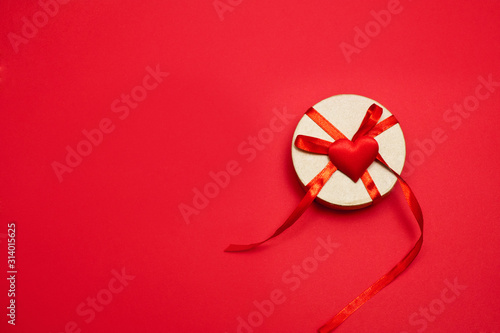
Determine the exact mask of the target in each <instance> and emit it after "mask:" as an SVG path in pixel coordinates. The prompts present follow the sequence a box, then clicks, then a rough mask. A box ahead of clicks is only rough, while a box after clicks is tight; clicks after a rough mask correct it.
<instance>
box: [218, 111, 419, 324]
mask: <svg viewBox="0 0 500 333" xmlns="http://www.w3.org/2000/svg"><path fill="white" fill-rule="evenodd" d="M382 111H383V110H382V108H381V107H379V106H378V105H376V104H372V105H371V106H370V107H369V108H368V110H367V112H366V114H365V117H364V119H363V121H362V122H361V125H360V126H359V129H358V130H357V131H356V133H355V134H354V136H353V138H352V141H353V142H355V141H356V140H358V139H360V138H362V137H363V136H366V137H369V138H374V137H375V136H377V135H379V134H380V133H382V132H384V131H385V130H387V129H389V128H391V127H392V126H394V125H395V124H397V123H398V121H397V120H396V118H395V117H394V116H390V117H388V118H386V119H384V120H383V121H381V122H379V120H380V117H381V116H382ZM306 115H307V116H309V118H311V119H312V120H313V121H314V122H315V123H316V124H317V125H318V126H320V127H321V128H322V129H323V130H324V131H325V132H326V133H328V135H330V136H331V137H332V138H333V139H334V140H341V139H345V140H348V138H347V137H346V136H345V135H344V134H342V132H340V131H339V130H338V129H337V128H336V127H335V126H333V125H332V124H331V123H330V122H329V121H328V120H326V119H325V118H324V117H323V116H322V115H321V114H320V113H319V112H318V111H316V110H315V109H314V108H310V109H309V110H307V112H306ZM294 144H295V146H296V147H297V148H299V149H301V150H304V151H307V152H310V153H314V154H323V155H328V154H329V151H330V148H331V146H332V142H329V141H326V140H322V139H318V138H314V137H310V136H306V135H298V136H297V137H296V139H295V143H294ZM377 150H378V148H377ZM372 156H373V155H372ZM371 158H372V159H373V157H371ZM375 161H376V162H378V163H381V164H382V165H383V166H384V167H385V168H386V169H388V170H389V171H390V172H391V173H392V174H394V175H395V176H396V177H397V179H398V182H399V184H400V185H401V189H402V190H403V194H404V196H405V198H406V201H407V203H408V206H409V207H410V209H411V211H412V213H413V216H414V217H415V219H416V220H417V223H418V225H419V228H420V238H419V239H418V240H417V242H416V243H415V245H414V246H413V248H412V249H411V250H410V251H409V252H408V253H407V254H406V256H405V257H404V258H403V259H402V260H401V261H400V262H399V263H398V264H397V265H396V266H394V267H393V268H392V269H391V270H390V271H389V272H388V273H387V274H385V275H384V276H382V277H381V278H380V279H379V280H377V281H376V282H375V283H374V284H372V285H371V286H370V287H368V288H367V289H366V290H365V291H364V292H363V293H361V294H360V295H359V296H358V297H356V298H355V299H354V300H353V301H351V302H350V303H349V304H348V305H347V306H346V307H344V308H343V309H342V310H341V311H340V312H339V313H337V314H336V315H335V316H334V317H333V318H332V319H331V320H330V321H329V322H328V323H326V324H325V325H323V326H322V327H321V328H320V329H318V332H319V333H327V332H331V331H333V330H334V329H335V328H337V327H338V326H339V325H340V324H341V323H342V322H344V320H346V319H347V318H348V317H349V316H350V315H351V314H352V313H353V312H354V311H356V310H357V309H358V308H359V307H360V306H361V305H363V304H364V303H365V302H366V301H368V300H369V299H370V298H372V297H373V296H374V295H375V294H377V293H378V292H379V291H380V290H381V289H382V288H384V287H385V286H387V285H388V284H389V283H391V282H392V281H393V280H394V279H395V278H396V277H397V276H398V275H399V274H401V273H402V272H403V271H404V270H405V269H406V268H407V267H408V266H409V265H410V264H411V262H412V261H413V260H414V259H415V257H416V256H417V255H418V253H419V251H420V249H421V247H422V243H423V230H424V220H423V215H422V210H421V209H420V205H419V204H418V201H417V199H416V197H415V195H414V194H413V192H412V191H411V189H410V187H409V186H408V184H407V183H406V182H405V181H404V180H403V178H401V176H400V175H399V174H398V173H397V172H395V171H394V170H393V169H392V168H391V167H390V166H389V165H388V164H387V163H386V162H385V161H384V159H383V158H382V156H381V155H380V154H379V153H377V156H376V157H375ZM337 170H338V169H337V167H336V166H335V165H334V163H332V161H331V160H330V161H329V162H328V163H327V165H326V166H325V168H324V169H323V170H322V171H321V172H320V173H319V174H318V175H316V177H314V178H313V179H312V180H311V181H310V182H309V183H308V184H307V186H306V189H307V193H306V195H305V196H304V198H302V200H301V201H300V203H299V205H298V206H297V208H295V210H294V211H293V212H292V214H291V215H290V216H289V217H288V218H287V219H286V221H285V222H284V223H283V224H282V225H281V226H280V227H279V228H278V229H277V230H276V231H275V232H274V234H272V235H271V236H269V237H268V238H267V239H265V240H263V241H261V242H258V243H253V244H246V245H237V244H231V245H229V246H228V247H227V248H226V249H225V251H226V252H240V251H248V250H251V249H253V248H255V247H257V246H259V245H261V244H262V243H265V242H267V241H268V240H270V239H272V238H274V237H276V236H278V235H279V234H281V233H282V232H283V231H285V230H286V229H288V228H289V227H291V226H292V225H293V224H294V223H295V222H296V221H297V220H298V218H299V217H300V216H301V215H302V214H303V213H304V211H305V210H306V209H307V208H308V207H309V205H310V204H311V203H312V202H313V201H314V199H315V198H316V197H317V196H318V194H319V192H320V191H321V189H322V188H323V186H324V185H325V184H326V182H327V181H328V180H329V179H330V177H331V176H332V175H333V173H334V172H335V171H337ZM358 173H361V171H358ZM356 176H358V175H357V174H356V175H355V176H354V177H351V178H356ZM358 177H359V176H358ZM360 179H361V181H362V182H363V184H364V186H365V188H366V190H367V192H368V194H369V195H370V197H371V199H372V200H373V201H375V200H377V199H379V198H380V197H381V196H380V192H379V191H378V189H377V186H376V185H375V183H374V182H373V179H372V178H371V176H370V174H369V172H368V171H367V170H364V171H363V173H362V175H361V177H360ZM356 180H357V179H353V181H356Z"/></svg>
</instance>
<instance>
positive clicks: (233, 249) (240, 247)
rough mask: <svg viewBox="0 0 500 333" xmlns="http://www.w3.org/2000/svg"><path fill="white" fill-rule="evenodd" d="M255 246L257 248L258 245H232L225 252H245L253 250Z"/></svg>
mask: <svg viewBox="0 0 500 333" xmlns="http://www.w3.org/2000/svg"><path fill="white" fill-rule="evenodd" d="M257 245H258V244H257ZM255 246H256V244H250V245H238V244H230V245H229V246H228V247H226V248H225V249H224V252H243V251H248V250H251V249H253V248H254V247H255Z"/></svg>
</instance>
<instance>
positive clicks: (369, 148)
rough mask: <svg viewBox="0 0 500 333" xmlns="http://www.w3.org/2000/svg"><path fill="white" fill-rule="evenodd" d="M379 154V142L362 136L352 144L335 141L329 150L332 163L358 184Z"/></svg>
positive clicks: (345, 141) (347, 141)
mask: <svg viewBox="0 0 500 333" xmlns="http://www.w3.org/2000/svg"><path fill="white" fill-rule="evenodd" d="M377 154H378V143H377V141H376V140H375V139H374V138H372V137H369V136H362V137H360V138H358V139H356V141H354V142H352V141H351V140H348V139H339V140H336V141H334V142H333V143H332V144H331V146H330V148H329V149H328V156H329V157H330V160H331V161H332V163H333V164H334V165H335V166H336V167H337V168H338V169H339V170H340V171H342V172H343V173H344V174H345V175H346V176H347V177H349V178H351V179H352V181H353V182H357V181H358V179H359V178H360V177H361V176H362V175H363V173H364V172H365V170H366V169H367V168H368V167H369V166H370V164H372V163H373V161H374V160H375V158H376V157H377Z"/></svg>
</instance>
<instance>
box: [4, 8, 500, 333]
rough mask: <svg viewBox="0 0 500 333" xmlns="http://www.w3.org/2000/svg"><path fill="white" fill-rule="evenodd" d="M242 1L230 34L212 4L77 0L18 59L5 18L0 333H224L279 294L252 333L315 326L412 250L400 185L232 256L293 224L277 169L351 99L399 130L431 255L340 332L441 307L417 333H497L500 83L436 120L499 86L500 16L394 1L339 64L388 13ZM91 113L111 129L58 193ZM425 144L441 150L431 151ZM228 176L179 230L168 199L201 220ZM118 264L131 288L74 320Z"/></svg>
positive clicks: (314, 210)
mask: <svg viewBox="0 0 500 333" xmlns="http://www.w3.org/2000/svg"><path fill="white" fill-rule="evenodd" d="M228 2H229V0H228ZM237 3H238V1H235V0H233V1H232V4H233V5H232V6H231V8H232V11H227V12H224V13H223V14H222V17H223V20H221V19H220V18H219V16H218V14H217V11H216V9H215V8H214V5H213V3H212V1H211V0H208V1H196V2H195V1H176V2H173V1H169V2H164V1H148V2H147V3H139V2H138V1H120V2H118V1H114V2H112V1H105V2H102V3H95V4H94V3H88V2H83V1H71V2H69V3H68V4H64V5H62V4H61V5H59V9H58V13H57V14H55V15H54V16H53V17H49V18H48V22H47V23H46V24H45V25H43V26H41V27H40V28H39V29H38V31H37V33H36V36H32V38H27V39H26V43H21V44H19V45H18V46H17V48H18V50H17V51H18V52H15V51H16V50H15V48H14V47H13V45H12V43H11V42H10V41H9V33H14V34H17V35H19V36H22V28H23V24H24V23H23V17H26V18H27V19H28V20H29V21H31V22H32V21H33V15H34V14H36V12H38V11H40V10H41V7H40V4H38V3H36V2H30V3H28V2H22V1H21V2H17V1H10V0H9V1H2V2H1V3H0V22H1V26H0V43H1V44H0V46H1V54H0V57H1V58H0V61H1V62H0V66H1V72H0V78H1V81H0V97H1V98H0V170H1V173H0V209H1V210H0V220H1V229H0V246H1V249H2V251H1V253H2V254H1V255H0V261H1V267H2V271H4V273H2V276H4V274H6V273H5V272H6V270H7V268H6V267H7V266H6V264H7V250H6V237H5V234H6V233H7V224H8V223H9V222H10V221H13V220H15V221H17V233H16V245H17V252H16V255H17V268H18V274H17V283H16V288H17V290H16V304H17V307H16V310H17V317H16V326H15V327H12V326H11V325H7V323H6V322H7V317H6V311H7V310H6V309H5V308H6V306H7V301H8V299H7V296H6V294H7V290H8V286H7V283H6V280H5V279H4V278H2V280H3V282H2V283H1V284H0V286H1V288H2V289H1V290H0V295H2V297H1V302H2V303H1V307H0V308H1V309H2V310H1V316H0V318H2V319H1V323H0V327H1V331H2V332H4V331H7V332H51V333H56V332H58V333H59V332H64V331H65V326H66V325H67V324H68V323H70V322H75V323H76V326H77V327H78V329H80V330H81V331H82V332H109V331H114V332H222V333H225V332H227V333H233V332H236V331H237V326H238V321H237V320H238V317H239V316H241V317H243V318H245V319H247V318H248V315H249V314H251V313H252V312H253V311H255V310H256V307H255V305H254V304H253V302H254V301H258V302H262V301H263V300H265V299H269V297H270V293H271V292H272V291H273V290H275V289H279V290H281V291H282V292H283V294H284V296H285V297H286V300H285V302H284V303H283V304H280V305H276V307H275V309H274V311H273V313H272V314H271V315H270V316H269V317H265V318H264V321H263V323H261V324H260V325H259V326H258V327H255V328H253V331H254V332H314V331H315V330H316V329H317V328H318V327H319V326H321V325H322V324H324V323H325V322H326V321H327V320H328V319H329V318H331V316H333V315H334V314H335V313H336V312H337V311H338V310H340V309H341V308H342V307H343V306H344V305H345V304H347V303H348V302H349V301H350V300H351V299H353V298H354V297H355V296H357V295H358V294H359V293H360V292H361V291H362V290H364V289H365V288H366V287H367V286H369V285H370V284H371V283H373V282H374V281H375V280H377V279H378V278H379V277H380V276H381V275H383V274H384V273H386V272H387V271H388V270H389V269H390V268H391V267H392V266H393V265H394V264H395V263H396V262H398V261H399V260H400V259H401V258H402V257H403V256H404V254H405V253H406V252H407V251H408V250H409V248H410V247H411V246H413V244H414V242H415V240H416V239H417V237H418V231H417V230H416V227H415V225H416V223H415V221H414V220H413V219H412V218H411V216H410V214H409V210H408V208H407V207H406V204H405V202H404V199H403V196H402V194H401V190H400V189H399V188H398V189H396V190H394V191H393V192H392V193H391V194H390V195H389V196H388V197H387V198H385V199H384V200H383V201H382V202H381V203H379V204H377V205H375V206H373V207H370V208H367V209H364V210H360V211H356V212H351V213H342V212H338V211H334V210H330V209H327V208H324V207H322V206H320V205H318V204H313V205H312V206H311V207H310V208H309V210H308V211H307V212H306V213H305V214H304V216H303V217H302V218H301V219H300V220H299V222H297V224H296V225H294V227H293V228H291V229H290V230H289V231H287V232H286V233H285V234H283V235H282V236H280V237H279V238H277V239H275V240H273V241H271V242H269V243H268V244H266V245H265V246H262V248H261V249H258V250H256V251H253V252H250V253H242V254H231V253H224V252H223V249H224V248H225V246H227V245H228V244H229V243H238V242H239V243H247V242H253V241H257V240H261V239H262V238H264V237H266V236H268V235H269V234H270V233H271V232H273V231H274V230H275V228H276V227H277V226H278V225H280V224H281V223H282V221H284V219H285V218H286V217H287V216H288V214H289V213H290V212H291V211H292V210H293V208H294V207H295V206H296V205H297V204H298V202H299V200H300V198H301V196H302V195H303V194H304V192H303V190H302V189H301V188H300V186H299V184H298V181H297V180H296V178H295V174H294V170H293V166H292V163H291V157H290V145H291V137H292V133H293V131H294V128H295V125H296V123H297V122H298V120H299V119H300V117H301V116H302V114H303V113H304V112H305V111H306V110H307V108H308V107H310V106H311V105H314V104H315V103H317V102H319V101H320V100H323V99H325V98H327V97H329V96H332V95H336V94H341V93H355V94H359V95H363V96H367V97H370V98H372V99H375V100H376V101H379V102H380V103H381V104H383V105H384V106H385V107H387V108H388V109H389V110H390V111H391V112H392V113H393V114H395V115H396V116H397V118H398V120H399V122H400V123H401V126H402V128H403V131H404V134H405V137H406V140H407V150H408V155H407V158H408V160H409V161H410V163H411V161H412V160H411V158H412V156H413V162H414V163H413V166H414V167H413V168H412V170H410V169H409V168H408V167H409V166H407V168H406V169H405V171H404V172H403V175H404V176H406V179H407V181H408V182H409V183H410V185H411V186H412V189H413V190H414V192H415V193H416V195H417V197H418V199H419V201H420V204H421V205H422V208H423V211H424V216H425V240H424V245H423V248H422V251H421V253H420V254H419V256H418V257H417V258H416V260H415V261H414V262H413V264H412V265H411V266H410V267H409V269H408V270H407V271H405V272H404V273H403V274H402V275H401V276H400V277H399V278H398V279H397V280H396V281H395V282H393V283H392V284H391V285H389V286H388V287H387V288H385V289H384V290H383V291H382V292H380V293H379V294H378V295H377V296H375V297H374V298H373V299H372V300H370V301H369V302H368V303H367V304H365V305H364V306H363V307H362V308H361V309H360V310H358V311H357V312H356V313H355V314H354V315H353V316H351V317H350V318H349V319H348V320H347V321H346V322H345V323H344V324H342V325H341V326H340V327H339V328H338V330H337V331H336V332H339V333H340V332H397V333H399V332H417V330H418V329H421V331H422V330H424V329H423V328H424V323H422V322H420V324H418V325H417V324H415V323H413V324H412V323H411V322H410V318H411V316H412V314H413V313H415V312H417V313H419V311H420V308H421V307H422V308H426V307H429V306H435V307H436V304H437V305H438V306H437V307H436V308H435V309H438V310H439V312H440V313H439V314H438V315H436V316H435V318H434V319H433V320H432V321H431V320H428V321H424V322H425V331H427V332H499V330H500V318H499V315H498V314H499V310H500V299H499V291H500V290H499V287H498V281H499V278H500V275H499V271H500V270H499V268H500V265H499V260H498V257H499V254H500V245H499V242H498V234H499V231H500V227H499V224H498V221H499V217H500V216H499V215H500V214H499V208H498V203H499V199H500V194H499V191H498V190H497V187H498V186H499V185H500V176H499V173H498V170H497V163H498V162H499V161H500V152H499V149H498V144H499V143H500V141H499V137H498V135H497V133H498V129H497V126H498V125H499V118H498V112H499V105H500V87H495V88H493V89H495V91H493V92H491V93H490V96H489V97H488V98H486V99H485V100H481V101H480V102H479V105H478V106H477V107H473V109H474V110H473V111H472V112H470V114H469V115H468V116H467V118H463V117H460V118H459V119H461V120H460V124H459V126H458V120H453V122H450V120H448V121H447V120H446V119H445V117H446V116H445V115H446V114H447V113H446V112H447V110H449V109H450V108H453V106H454V104H463V103H464V102H466V101H467V102H470V101H473V100H474V99H471V98H470V97H469V96H473V95H474V94H475V89H476V87H477V86H478V84H479V83H480V81H479V79H478V77H479V76H482V77H484V78H488V76H489V75H491V77H492V80H493V81H495V82H499V81H500V71H499V66H498V59H500V43H498V37H499V32H500V30H499V29H500V20H499V18H500V4H499V3H498V2H497V1H493V0H489V1H481V2H480V3H473V2H470V1H448V0H446V1H410V0H401V3H400V5H399V7H398V9H399V10H400V12H399V13H398V14H393V15H392V17H391V21H390V22H389V23H388V24H387V26H386V27H382V28H381V29H380V32H377V31H376V30H373V31H372V32H371V34H372V36H373V37H371V38H370V40H369V42H367V43H365V44H367V45H363V46H364V47H363V48H360V49H359V51H360V52H359V53H354V54H352V55H351V56H350V62H348V61H347V59H346V57H345V56H344V54H343V53H342V50H341V47H340V45H341V43H343V42H344V43H349V44H351V45H354V38H355V34H356V33H355V30H354V29H355V28H356V27H359V28H360V29H364V28H365V26H366V25H367V24H368V25H369V26H370V24H369V22H370V21H373V20H374V18H373V15H372V14H371V11H372V10H373V11H375V12H379V11H381V10H386V9H387V8H388V1H386V0H383V1H373V0H371V1H368V0H366V1H351V2H333V1H330V0H322V1H314V2H313V3H310V2H309V3H307V2H305V1H302V2H301V1H296V2H293V3H291V2H290V1H284V0H276V1H271V2H270V1H262V0H253V1H241V3H240V4H237ZM35 16H36V15H35ZM42 20H43V17H42ZM42 23H43V22H42ZM374 27H375V28H374V29H376V26H374ZM10 36H12V35H10ZM365 42H366V41H365ZM157 64H158V65H159V67H160V69H161V71H163V72H168V73H170V75H169V76H168V77H166V78H164V80H163V82H161V83H160V84H159V85H158V87H157V88H156V89H154V90H151V91H148V95H147V98H146V99H145V100H144V101H142V102H140V103H139V105H138V106H137V107H136V108H135V109H133V110H131V112H130V115H129V116H128V117H127V118H125V119H123V120H121V119H120V118H119V117H118V116H119V115H120V114H119V113H114V112H112V110H111V104H112V103H113V101H114V100H115V99H117V98H118V99H119V98H120V96H121V94H130V92H131V90H132V89H133V88H134V87H135V86H137V85H140V84H142V81H143V78H144V77H145V76H146V75H147V71H146V70H145V68H146V67H147V66H150V67H152V68H155V67H156V65H157ZM481 92H482V93H485V92H486V90H485V89H484V88H483V90H481ZM284 108H286V110H287V112H288V113H289V114H293V115H295V118H294V119H292V120H290V123H289V124H287V125H286V126H284V128H283V130H282V131H280V132H276V133H275V135H274V138H273V140H272V141H271V142H270V143H268V144H266V145H265V148H264V149H263V150H262V151H258V152H256V156H255V159H253V160H252V161H251V162H248V161H247V160H246V158H247V157H248V155H242V154H241V153H240V152H238V146H239V145H240V144H245V143H244V142H248V137H249V136H255V135H257V134H258V133H259V131H261V130H262V129H263V128H266V127H268V126H269V122H270V121H271V119H272V118H273V116H274V113H273V109H278V110H281V111H282V110H283V109H284ZM469 108H472V107H470V106H469ZM454 117H456V114H455V115H454ZM104 118H109V119H111V121H112V123H113V124H114V126H115V129H114V131H113V132H112V133H109V134H105V135H104V138H103V140H102V143H100V144H99V145H98V146H96V147H93V151H92V153H91V154H90V155H89V156H87V157H84V158H83V161H82V162H81V164H80V165H79V166H77V167H75V168H74V169H73V171H72V172H71V173H64V174H63V175H62V177H63V181H62V182H59V180H58V177H57V176H56V174H55V172H54V170H53V168H52V163H53V162H54V161H58V162H60V163H64V160H65V157H66V146H68V145H69V146H70V147H72V148H73V149H75V148H76V146H77V144H78V143H79V142H80V141H81V140H83V139H85V137H84V136H83V134H82V130H84V129H86V130H91V129H94V128H97V127H98V126H99V123H100V121H101V120H102V119H104ZM455 122H457V123H455ZM454 124H455V125H457V126H455V127H456V129H453V127H452V125H454ZM437 128H440V129H441V130H442V131H443V132H444V135H445V137H446V140H445V141H444V142H440V143H433V144H430V143H429V140H430V139H431V138H432V133H433V131H435V130H436V129H437ZM438 131H439V130H438ZM419 142H420V143H422V142H427V146H425V147H427V150H429V151H428V154H427V155H425V154H424V152H423V148H422V147H421V146H420V145H419ZM432 145H434V151H432V152H431V150H432V149H431V148H432V147H431V146H432ZM412 154H413V155H412ZM231 160H235V161H237V162H238V163H239V166H240V168H241V172H240V173H239V174H238V175H235V176H232V177H231V179H230V183H229V185H228V186H227V187H225V188H223V189H221V190H220V193H219V194H218V195H217V196H215V198H213V199H210V201H209V204H208V206H207V207H206V208H204V209H200V210H199V213H198V214H197V215H192V216H190V218H189V220H190V223H189V224H187V223H186V220H185V219H184V218H183V216H182V214H181V212H180V210H179V205H180V204H181V203H184V204H186V205H190V206H192V205H193V204H192V201H193V197H194V192H193V189H195V188H197V189H203V188H204V186H205V185H206V184H207V183H210V182H212V179H211V177H210V172H211V171H212V172H219V171H220V170H223V169H225V168H226V165H227V163H228V162H229V161H231ZM329 235H330V236H331V239H332V240H333V241H334V242H336V243H338V244H340V246H339V247H338V248H336V249H335V250H334V252H333V253H332V254H331V255H330V256H329V258H328V259H327V260H325V261H324V262H319V264H318V267H317V269H316V270H315V271H314V272H313V273H311V274H310V276H309V277H308V278H307V279H304V280H301V284H300V286H299V287H298V288H297V289H296V290H294V291H292V290H291V289H290V286H291V285H290V284H288V283H286V282H285V281H284V280H283V279H282V276H283V274H286V273H287V271H288V270H290V269H291V267H292V266H293V265H299V264H301V263H302V262H303V260H304V259H307V258H308V257H311V256H312V255H313V253H314V250H315V248H316V247H317V245H318V243H317V241H316V239H317V237H318V236H320V237H323V238H324V239H326V238H327V236H329ZM122 268H125V271H126V273H127V274H129V275H132V276H135V278H134V279H133V280H131V281H130V282H129V284H128V286H126V287H124V289H123V290H122V291H121V292H119V293H116V294H114V295H113V299H112V301H111V302H110V303H109V304H107V305H105V306H104V309H103V310H102V311H101V312H96V314H95V318H94V320H92V321H91V322H89V323H86V322H85V319H86V318H88V317H86V316H81V315H79V314H78V313H77V312H76V309H77V307H78V306H79V304H81V303H82V302H86V300H87V298H88V297H96V295H97V294H98V293H99V292H100V291H102V290H103V289H106V288H108V283H109V282H110V281H112V278H113V274H112V273H111V271H112V270H117V271H121V269H122ZM455 278H456V279H457V280H458V282H459V283H460V284H461V285H465V286H467V288H466V289H465V290H463V291H462V292H461V293H460V295H459V296H458V297H456V300H454V301H453V302H451V303H449V304H448V303H446V304H445V309H444V310H443V309H441V308H439V301H436V300H437V299H440V297H441V294H442V292H443V291H445V288H446V284H445V280H448V281H450V282H453V281H454V279H455ZM415 318H419V319H420V320H422V318H424V317H421V316H420V315H418V317H415ZM71 325H72V324H70V325H69V326H71ZM70 331H71V330H70ZM75 331H77V330H75Z"/></svg>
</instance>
